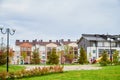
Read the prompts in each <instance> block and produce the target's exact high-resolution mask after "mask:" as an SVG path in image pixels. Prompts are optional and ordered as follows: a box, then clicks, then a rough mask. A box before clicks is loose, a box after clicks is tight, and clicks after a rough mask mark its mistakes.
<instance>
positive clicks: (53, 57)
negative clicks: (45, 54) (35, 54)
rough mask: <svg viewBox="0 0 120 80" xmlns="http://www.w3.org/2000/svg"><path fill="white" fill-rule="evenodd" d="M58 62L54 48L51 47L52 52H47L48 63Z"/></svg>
mask: <svg viewBox="0 0 120 80" xmlns="http://www.w3.org/2000/svg"><path fill="white" fill-rule="evenodd" d="M58 63H59V57H58V55H57V54H56V49H55V48H53V49H52V52H51V53H50V54H49V58H48V64H58Z"/></svg>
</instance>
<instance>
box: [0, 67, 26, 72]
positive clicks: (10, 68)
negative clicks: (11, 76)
mask: <svg viewBox="0 0 120 80" xmlns="http://www.w3.org/2000/svg"><path fill="white" fill-rule="evenodd" d="M24 68H25V67H23V66H18V65H9V72H14V71H18V70H21V69H24ZM2 71H6V65H3V66H0V72H2Z"/></svg>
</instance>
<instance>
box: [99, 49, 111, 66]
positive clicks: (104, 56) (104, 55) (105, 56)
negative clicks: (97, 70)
mask: <svg viewBox="0 0 120 80" xmlns="http://www.w3.org/2000/svg"><path fill="white" fill-rule="evenodd" d="M109 63H110V61H109V59H108V54H107V52H106V51H103V53H102V58H101V60H100V65H101V66H107V65H108V64H109Z"/></svg>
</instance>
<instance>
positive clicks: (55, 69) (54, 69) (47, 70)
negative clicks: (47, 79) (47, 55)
mask: <svg viewBox="0 0 120 80" xmlns="http://www.w3.org/2000/svg"><path fill="white" fill-rule="evenodd" d="M61 72H63V66H59V65H56V66H50V67H43V68H40V67H36V68H35V69H31V70H25V69H23V70H21V71H17V72H8V73H7V72H0V80H6V79H19V78H23V77H32V76H41V75H46V74H51V73H61Z"/></svg>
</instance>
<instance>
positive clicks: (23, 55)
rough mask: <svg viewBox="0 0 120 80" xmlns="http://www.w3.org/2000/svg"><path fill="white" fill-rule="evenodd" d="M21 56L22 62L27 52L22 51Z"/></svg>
mask: <svg viewBox="0 0 120 80" xmlns="http://www.w3.org/2000/svg"><path fill="white" fill-rule="evenodd" d="M21 56H22V58H23V60H24V61H25V59H26V57H27V52H25V51H23V52H22V55H21Z"/></svg>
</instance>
